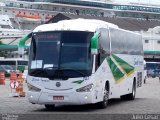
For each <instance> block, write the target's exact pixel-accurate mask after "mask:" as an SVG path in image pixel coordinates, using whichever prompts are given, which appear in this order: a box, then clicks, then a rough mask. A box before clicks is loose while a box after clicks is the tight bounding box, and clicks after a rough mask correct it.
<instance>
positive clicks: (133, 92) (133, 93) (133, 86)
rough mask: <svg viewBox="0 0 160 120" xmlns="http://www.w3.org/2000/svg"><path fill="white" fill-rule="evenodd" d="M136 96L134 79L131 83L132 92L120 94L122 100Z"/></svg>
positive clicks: (132, 98)
mask: <svg viewBox="0 0 160 120" xmlns="http://www.w3.org/2000/svg"><path fill="white" fill-rule="evenodd" d="M135 96H136V81H135V80H134V82H133V85H132V93H130V94H127V95H123V96H121V99H122V100H134V99H135Z"/></svg>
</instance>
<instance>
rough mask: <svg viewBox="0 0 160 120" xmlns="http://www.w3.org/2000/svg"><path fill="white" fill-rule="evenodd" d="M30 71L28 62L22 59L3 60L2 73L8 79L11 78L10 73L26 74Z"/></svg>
mask: <svg viewBox="0 0 160 120" xmlns="http://www.w3.org/2000/svg"><path fill="white" fill-rule="evenodd" d="M27 69H28V60H27V59H21V58H1V59H0V72H4V73H5V76H6V77H9V76H10V72H18V71H19V72H24V71H25V70H27Z"/></svg>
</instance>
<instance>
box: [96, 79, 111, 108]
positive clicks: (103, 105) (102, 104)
mask: <svg viewBox="0 0 160 120" xmlns="http://www.w3.org/2000/svg"><path fill="white" fill-rule="evenodd" d="M108 99H109V83H108V82H107V83H106V85H105V89H104V96H103V101H101V102H99V103H98V107H99V108H101V109H104V108H106V107H107V105H108Z"/></svg>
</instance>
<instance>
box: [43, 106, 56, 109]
mask: <svg viewBox="0 0 160 120" xmlns="http://www.w3.org/2000/svg"><path fill="white" fill-rule="evenodd" d="M45 108H46V109H47V110H53V109H54V108H55V105H45Z"/></svg>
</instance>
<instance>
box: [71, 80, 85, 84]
mask: <svg viewBox="0 0 160 120" xmlns="http://www.w3.org/2000/svg"><path fill="white" fill-rule="evenodd" d="M83 81H84V80H77V81H73V82H72V83H77V84H81V83H82V82H83Z"/></svg>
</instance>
